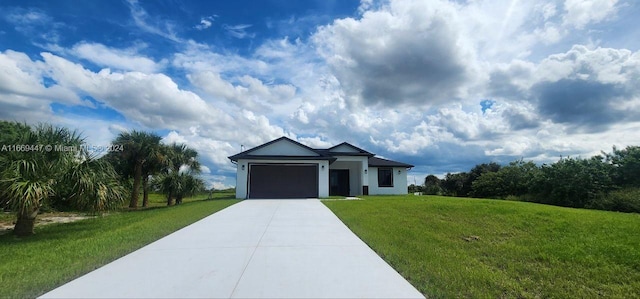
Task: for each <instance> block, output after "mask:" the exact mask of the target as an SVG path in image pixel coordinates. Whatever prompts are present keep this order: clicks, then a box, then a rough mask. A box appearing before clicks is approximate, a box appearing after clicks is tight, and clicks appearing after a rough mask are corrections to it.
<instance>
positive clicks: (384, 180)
mask: <svg viewBox="0 0 640 299" xmlns="http://www.w3.org/2000/svg"><path fill="white" fill-rule="evenodd" d="M378 187H393V169H391V168H378Z"/></svg>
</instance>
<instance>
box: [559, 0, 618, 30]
mask: <svg viewBox="0 0 640 299" xmlns="http://www.w3.org/2000/svg"><path fill="white" fill-rule="evenodd" d="M617 2H618V0H566V1H565V2H564V9H565V11H566V14H565V15H564V17H563V22H564V24H565V25H568V26H572V27H575V28H577V29H583V28H584V27H585V26H586V25H587V24H590V23H599V22H601V21H603V20H605V19H606V18H608V17H611V16H612V15H614V14H615V13H616V12H617V10H618V7H617V6H616V4H617Z"/></svg>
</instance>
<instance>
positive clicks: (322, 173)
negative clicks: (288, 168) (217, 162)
mask: <svg viewBox="0 0 640 299" xmlns="http://www.w3.org/2000/svg"><path fill="white" fill-rule="evenodd" d="M249 163H274V164H283V161H282V160H262V159H260V160H254V159H251V160H247V159H240V160H238V163H237V164H236V198H239V199H243V198H247V179H248V175H249V165H248V164H249ZM284 163H306V164H318V197H328V196H329V161H324V160H287V161H286V162H284ZM242 165H244V170H243V169H242ZM322 166H324V168H323V167H322Z"/></svg>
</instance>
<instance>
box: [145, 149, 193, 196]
mask: <svg viewBox="0 0 640 299" xmlns="http://www.w3.org/2000/svg"><path fill="white" fill-rule="evenodd" d="M165 150H166V160H165V172H164V173H165V174H166V175H165V176H162V177H160V178H159V179H158V181H163V183H157V184H156V185H158V184H159V185H162V186H165V188H164V189H162V190H164V191H162V192H163V193H165V194H166V195H167V205H168V206H170V205H172V204H173V197H174V196H175V197H176V199H178V195H179V194H178V193H176V192H178V191H180V190H182V189H183V187H182V185H183V184H184V183H185V182H184V179H183V178H182V177H181V176H180V175H179V174H180V173H181V170H182V171H186V173H188V174H190V175H192V174H198V173H200V162H198V152H197V151H196V150H194V149H191V148H189V147H187V146H186V145H184V144H177V143H172V144H170V145H167V146H165ZM183 167H184V168H183ZM180 201H182V198H181V197H180ZM176 203H178V202H176Z"/></svg>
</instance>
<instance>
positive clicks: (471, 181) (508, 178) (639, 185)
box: [410, 146, 640, 212]
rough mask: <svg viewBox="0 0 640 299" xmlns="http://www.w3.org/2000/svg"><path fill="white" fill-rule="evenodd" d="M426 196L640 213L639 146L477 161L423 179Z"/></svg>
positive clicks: (418, 189)
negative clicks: (544, 159) (549, 158)
mask: <svg viewBox="0 0 640 299" xmlns="http://www.w3.org/2000/svg"><path fill="white" fill-rule="evenodd" d="M410 187H411V188H410V189H411V190H410V191H411V192H415V191H420V192H423V193H424V194H432V195H445V196H460V197H477V198H495V199H511V200H522V201H530V202H537V203H544V204H551V205H557V206H565V207H574V208H590V209H600V210H611V211H621V212H640V147H638V146H628V147H626V148H624V149H618V148H616V147H614V148H613V151H612V152H611V153H605V152H602V154H601V155H596V156H593V157H591V158H572V157H568V158H560V160H558V161H557V162H555V163H552V164H543V165H541V166H538V165H537V164H536V163H534V162H532V161H524V160H522V159H521V160H516V161H513V162H511V163H509V164H508V165H504V166H503V165H500V164H497V163H494V162H491V163H483V164H478V165H476V166H475V167H473V168H472V169H471V170H470V171H468V172H459V173H447V174H446V175H445V177H444V178H443V179H440V178H438V177H437V176H435V175H428V176H427V177H425V180H424V185H422V186H410Z"/></svg>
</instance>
